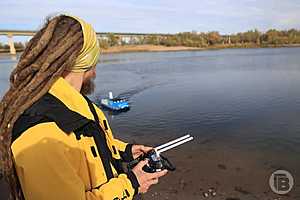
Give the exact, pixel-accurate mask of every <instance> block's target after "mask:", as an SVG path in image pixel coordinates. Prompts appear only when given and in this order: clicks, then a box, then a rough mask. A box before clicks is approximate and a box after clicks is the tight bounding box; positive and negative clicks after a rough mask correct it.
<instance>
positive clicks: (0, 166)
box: [0, 15, 83, 200]
mask: <svg viewBox="0 0 300 200" xmlns="http://www.w3.org/2000/svg"><path fill="white" fill-rule="evenodd" d="M82 47H83V32H82V28H81V25H80V23H79V22H78V21H76V20H75V19H73V18H71V17H68V16H66V15H59V16H55V17H52V18H49V19H47V22H46V23H45V25H44V27H43V28H42V29H41V30H39V31H38V32H37V33H36V34H35V35H34V36H33V38H32V39H31V40H30V41H29V43H28V45H27V46H26V48H25V50H24V52H23V54H22V55H21V57H20V60H19V62H18V64H17V66H16V68H15V69H14V70H13V71H12V73H11V75H10V88H9V89H8V91H7V92H6V94H5V95H4V97H3V99H2V100H1V102H0V177H1V176H3V178H4V179H5V181H6V182H7V183H8V184H9V186H10V199H16V200H20V199H21V200H22V199H24V197H23V195H22V191H21V188H20V184H19V182H18V178H17V176H16V172H15V170H14V164H13V156H12V152H11V148H10V146H11V142H12V141H11V132H12V129H13V126H14V123H15V122H16V120H17V119H18V118H19V116H20V115H21V114H22V113H23V112H24V111H25V110H26V109H27V108H29V107H30V106H31V105H32V104H33V103H34V102H36V101H37V100H38V99H39V98H41V97H42V96H43V95H44V94H46V93H47V92H48V90H49V89H50V87H51V86H52V84H53V83H54V82H55V81H56V80H57V79H58V78H59V77H61V76H62V73H63V72H64V71H65V70H68V69H70V68H71V67H72V66H73V65H74V64H75V60H76V58H77V56H78V55H79V52H80V50H81V49H82Z"/></svg>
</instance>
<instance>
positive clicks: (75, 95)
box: [48, 77, 94, 119]
mask: <svg viewBox="0 0 300 200" xmlns="http://www.w3.org/2000/svg"><path fill="white" fill-rule="evenodd" d="M48 92H49V93H50V94H52V95H53V96H55V97H56V98H58V99H59V100H60V101H62V102H63V103H64V104H65V105H66V106H67V107H68V108H69V109H70V110H72V111H74V112H77V113H79V114H81V115H82V116H84V117H86V118H88V119H94V117H93V114H92V113H91V112H90V109H89V106H88V103H87V102H86V100H85V98H84V97H83V96H82V95H81V94H80V93H79V92H78V91H77V90H76V89H75V88H74V87H73V86H71V85H70V84H69V83H68V82H67V81H66V80H65V79H64V78H62V77H60V78H59V79H58V80H57V81H56V82H55V83H54V84H53V85H52V86H51V88H50V90H49V91H48Z"/></svg>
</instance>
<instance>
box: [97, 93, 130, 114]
mask: <svg viewBox="0 0 300 200" xmlns="http://www.w3.org/2000/svg"><path fill="white" fill-rule="evenodd" d="M101 105H102V106H104V107H106V108H108V109H110V110H113V111H124V110H129V104H128V101H127V100H126V99H121V98H113V95H112V92H109V98H108V99H101Z"/></svg>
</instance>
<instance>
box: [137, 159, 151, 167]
mask: <svg viewBox="0 0 300 200" xmlns="http://www.w3.org/2000/svg"><path fill="white" fill-rule="evenodd" d="M146 164H148V159H145V160H142V161H140V162H139V163H138V164H137V165H136V166H135V167H137V168H138V169H142V168H143V167H144V166H145V165H146Z"/></svg>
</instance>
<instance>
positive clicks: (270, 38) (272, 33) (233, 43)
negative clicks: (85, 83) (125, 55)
mask: <svg viewBox="0 0 300 200" xmlns="http://www.w3.org/2000/svg"><path fill="white" fill-rule="evenodd" d="M99 41H100V46H101V47H102V48H108V47H110V46H116V45H127V44H134V45H140V44H151V45H164V46H188V47H204V48H205V47H258V46H262V47H263V46H283V45H293V44H300V30H296V29H290V30H284V31H279V30H276V29H270V30H268V31H267V32H264V33H263V32H260V31H258V30H257V29H255V30H249V31H247V32H243V33H236V34H230V35H221V34H220V33H219V32H217V31H212V32H208V33H203V32H200V33H199V32H196V31H192V32H182V33H177V34H173V35H171V34H170V35H167V36H160V35H149V36H146V37H142V36H140V37H138V38H135V39H133V40H131V41H122V40H121V39H120V38H118V36H116V35H114V34H112V33H111V34H109V35H108V36H107V38H105V39H100V40H99Z"/></svg>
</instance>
